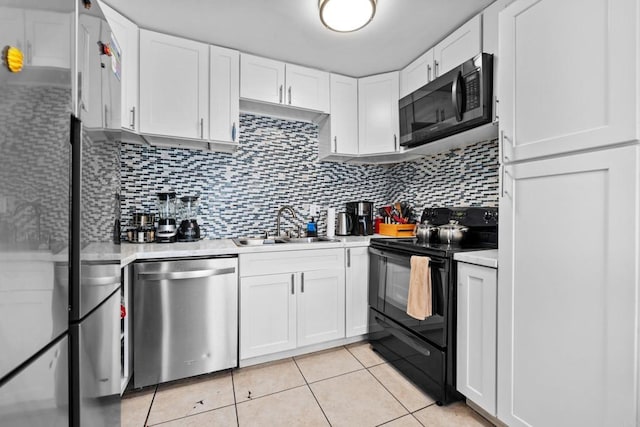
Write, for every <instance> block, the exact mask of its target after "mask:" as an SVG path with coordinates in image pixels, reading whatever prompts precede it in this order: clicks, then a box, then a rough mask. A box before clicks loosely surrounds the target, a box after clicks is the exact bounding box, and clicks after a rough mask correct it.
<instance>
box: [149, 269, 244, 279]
mask: <svg viewBox="0 0 640 427" xmlns="http://www.w3.org/2000/svg"><path fill="white" fill-rule="evenodd" d="M235 272H236V268H235V267H227V268H214V269H210V270H189V271H174V272H172V273H138V279H141V280H182V279H199V278H202V277H211V276H221V275H223V274H233V273H235Z"/></svg>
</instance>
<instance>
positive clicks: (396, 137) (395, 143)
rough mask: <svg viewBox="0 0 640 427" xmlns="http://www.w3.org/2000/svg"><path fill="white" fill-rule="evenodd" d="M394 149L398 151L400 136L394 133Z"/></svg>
mask: <svg viewBox="0 0 640 427" xmlns="http://www.w3.org/2000/svg"><path fill="white" fill-rule="evenodd" d="M393 151H398V136H397V135H396V134H395V133H394V134H393Z"/></svg>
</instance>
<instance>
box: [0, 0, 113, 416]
mask: <svg viewBox="0 0 640 427" xmlns="http://www.w3.org/2000/svg"><path fill="white" fill-rule="evenodd" d="M0 49H2V64H1V65H0V349H1V350H0V351H1V353H2V356H1V357H0V425H3V426H4V425H7V426H30V427H32V426H67V425H73V426H80V425H83V426H86V425H92V426H102V425H104V426H114V425H119V423H120V412H119V411H120V401H119V400H120V399H119V398H120V317H119V316H120V256H119V253H120V251H119V246H117V245H114V243H113V241H112V238H113V233H114V221H115V219H116V218H115V212H116V209H115V207H116V205H115V204H116V203H117V202H116V201H117V199H118V198H117V194H118V193H119V186H120V178H119V143H118V140H119V136H118V133H119V131H118V130H119V128H120V123H119V117H120V112H119V107H120V98H119V97H120V87H119V85H120V75H119V73H120V68H119V58H120V54H121V52H120V51H119V47H118V44H117V40H115V38H114V37H113V36H112V34H111V31H110V29H109V26H108V24H107V21H106V19H105V18H104V17H103V15H102V12H101V10H100V4H99V2H98V1H97V0H91V1H89V0H47V1H44V2H43V1H36V0H0Z"/></svg>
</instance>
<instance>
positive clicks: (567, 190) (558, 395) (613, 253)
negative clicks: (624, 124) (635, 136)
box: [498, 145, 640, 427]
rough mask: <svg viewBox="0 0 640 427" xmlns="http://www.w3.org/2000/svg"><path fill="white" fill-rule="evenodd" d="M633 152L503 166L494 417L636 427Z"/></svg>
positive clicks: (637, 158)
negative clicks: (496, 414) (495, 414)
mask: <svg viewBox="0 0 640 427" xmlns="http://www.w3.org/2000/svg"><path fill="white" fill-rule="evenodd" d="M639 162H640V146H638V145H635V146H627V147H621V148H616V149H607V150H598V151H593V152H586V153H581V154H575V155H570V156H564V157H556V158H551V159H545V160H539V161H530V162H525V163H519V164H512V165H505V166H503V167H504V180H503V181H504V183H503V192H502V194H503V195H502V197H501V198H500V236H499V246H500V252H499V265H500V268H499V271H498V278H499V292H498V418H499V419H500V420H501V421H503V422H505V423H506V424H508V425H509V426H514V427H515V426H569V425H571V426H637V425H639V424H638V423H639V422H640V419H639V418H638V398H637V396H638V394H637V388H638V387H637V384H638V288H639V285H640V283H639V281H638V271H639V270H638V269H639V263H640V256H639V253H638V236H639V235H640V233H639V218H640V212H639V208H638V206H639V205H638V203H639V200H640V197H639V186H640V183H639V182H638V176H639V175H638V173H639V169H638V164H639Z"/></svg>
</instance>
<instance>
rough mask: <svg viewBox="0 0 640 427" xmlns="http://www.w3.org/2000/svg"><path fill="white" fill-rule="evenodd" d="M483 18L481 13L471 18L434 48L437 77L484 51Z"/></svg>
mask: <svg viewBox="0 0 640 427" xmlns="http://www.w3.org/2000/svg"><path fill="white" fill-rule="evenodd" d="M481 19H482V18H481V16H480V15H477V16H475V17H474V18H472V19H470V20H469V21H467V22H466V23H465V24H464V25H462V26H461V27H460V28H458V29H457V30H455V31H454V32H453V33H451V34H449V35H448V36H447V37H446V38H445V39H444V40H442V41H441V42H440V43H438V44H437V45H436V46H435V47H434V48H433V69H434V73H435V76H436V77H438V76H442V75H443V74H445V73H446V72H447V71H449V70H451V69H453V68H454V67H456V66H458V65H460V64H462V63H463V62H464V61H466V60H468V59H471V58H473V57H474V56H476V55H478V54H479V53H480V52H482V31H481Z"/></svg>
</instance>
